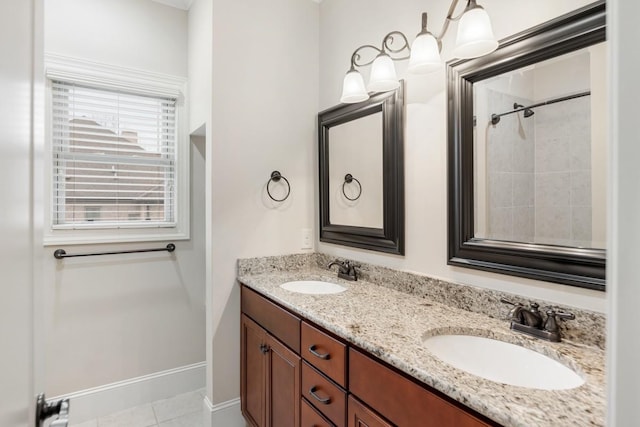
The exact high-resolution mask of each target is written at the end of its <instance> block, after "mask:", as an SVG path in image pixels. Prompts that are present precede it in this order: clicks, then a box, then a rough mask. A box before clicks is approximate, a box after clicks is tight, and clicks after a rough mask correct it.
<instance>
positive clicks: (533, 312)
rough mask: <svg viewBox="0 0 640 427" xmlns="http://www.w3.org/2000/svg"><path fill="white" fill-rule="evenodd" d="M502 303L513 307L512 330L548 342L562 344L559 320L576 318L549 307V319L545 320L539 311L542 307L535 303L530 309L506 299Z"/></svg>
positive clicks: (511, 314)
mask: <svg viewBox="0 0 640 427" xmlns="http://www.w3.org/2000/svg"><path fill="white" fill-rule="evenodd" d="M500 302H502V303H505V304H510V305H512V306H513V308H512V309H511V310H510V311H509V319H510V320H511V329H513V330H514V331H518V332H522V333H524V334H527V335H531V336H533V337H537V338H541V339H543V340H547V341H552V342H560V341H561V340H562V336H561V335H560V327H559V326H558V319H561V320H573V319H575V318H576V316H575V315H574V314H573V313H567V312H564V311H558V310H554V309H553V308H551V307H547V308H546V310H545V312H546V314H547V318H546V319H543V316H542V313H540V311H539V310H538V309H539V308H540V306H539V305H538V304H537V303H535V302H531V303H530V304H529V308H525V307H524V306H523V305H522V303H513V302H511V301H509V300H507V299H505V298H500Z"/></svg>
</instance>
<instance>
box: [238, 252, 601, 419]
mask: <svg viewBox="0 0 640 427" xmlns="http://www.w3.org/2000/svg"><path fill="white" fill-rule="evenodd" d="M327 261H331V259H330V258H328V257H327V256H325V255H323V254H309V255H292V256H285V257H270V258H261V259H249V260H240V261H239V266H238V267H239V271H238V280H239V282H240V284H241V286H242V408H243V414H244V416H245V418H246V419H247V421H248V422H249V423H250V424H251V425H254V426H259V427H262V426H274V427H275V426H277V427H285V426H303V427H310V426H323V427H324V426H337V427H340V426H349V427H355V426H365V425H366V426H369V427H373V426H438V427H446V426H498V425H500V426H554V427H556V426H576V425H580V426H601V425H604V412H605V394H604V352H603V350H602V348H603V346H604V343H603V342H598V341H597V339H598V338H594V337H598V336H600V337H601V336H602V335H600V334H599V333H590V332H594V331H595V330H597V329H599V328H601V327H603V324H604V322H603V321H604V319H600V318H598V315H597V314H596V313H591V312H586V311H581V310H576V311H575V316H576V319H575V320H572V321H569V322H567V323H564V322H561V323H562V325H561V327H562V332H563V333H564V335H565V339H564V340H563V341H562V342H560V343H552V342H546V341H543V340H541V339H539V338H534V337H529V336H526V335H523V334H521V333H519V332H517V331H512V330H510V328H509V317H508V312H509V308H510V307H507V306H504V305H503V304H501V303H500V299H504V298H507V299H510V300H517V297H515V296H514V295H508V294H504V293H499V292H495V291H489V290H482V289H477V288H472V287H467V286H463V285H453V286H447V283H446V282H440V281H437V280H432V279H429V278H425V277H423V276H417V275H413V274H410V273H405V272H398V271H395V270H390V269H384V268H380V267H376V266H371V265H362V266H360V268H359V269H358V270H359V271H361V272H362V274H361V277H360V278H359V280H357V281H348V280H344V279H340V278H338V277H337V276H336V272H335V271H331V270H329V269H327V265H328V262H327ZM449 285H451V284H449ZM538 303H540V305H541V306H543V305H542V304H545V302H544V301H539V302H538ZM547 305H548V304H547ZM478 307H485V308H487V307H491V308H497V310H496V311H497V312H495V313H494V315H487V313H483V312H482V310H481V309H477V308H478ZM594 340H596V341H594Z"/></svg>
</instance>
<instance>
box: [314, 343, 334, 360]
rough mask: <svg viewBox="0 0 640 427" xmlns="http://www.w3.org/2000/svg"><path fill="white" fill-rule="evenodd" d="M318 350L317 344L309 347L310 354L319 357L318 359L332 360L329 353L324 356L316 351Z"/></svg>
mask: <svg viewBox="0 0 640 427" xmlns="http://www.w3.org/2000/svg"><path fill="white" fill-rule="evenodd" d="M316 348H317V347H316V345H315V344H313V345H311V346H309V352H310V353H311V354H313V355H314V356H316V357H318V358H320V359H322V360H329V359H330V358H331V355H330V354H329V353H324V354H322V353H318V352H317V351H316Z"/></svg>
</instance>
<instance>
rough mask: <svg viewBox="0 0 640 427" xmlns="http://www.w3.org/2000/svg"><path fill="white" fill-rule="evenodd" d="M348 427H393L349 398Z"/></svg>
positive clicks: (351, 397)
mask: <svg viewBox="0 0 640 427" xmlns="http://www.w3.org/2000/svg"><path fill="white" fill-rule="evenodd" d="M347 427H392V426H391V424H389V423H387V422H386V421H385V420H383V419H382V418H380V417H379V416H378V415H377V414H375V413H373V412H372V411H371V410H370V409H369V408H367V407H366V406H364V405H363V404H361V403H360V402H358V401H357V400H356V399H354V398H353V396H349V422H348V424H347Z"/></svg>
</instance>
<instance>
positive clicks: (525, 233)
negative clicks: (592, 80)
mask: <svg viewBox="0 0 640 427" xmlns="http://www.w3.org/2000/svg"><path fill="white" fill-rule="evenodd" d="M487 92H488V105H489V109H490V111H492V112H496V113H501V112H506V111H510V110H511V109H513V104H514V102H517V103H519V104H522V105H525V106H528V105H531V104H533V103H534V102H533V101H531V100H528V99H524V98H518V97H514V96H513V95H507V94H503V93H501V92H498V91H494V90H488V91H487ZM534 112H535V114H534V115H533V116H531V117H528V118H525V117H524V115H523V112H519V113H514V114H510V115H508V116H503V117H502V118H501V120H500V122H499V123H498V124H497V125H495V126H491V128H490V129H489V132H488V138H487V172H488V180H487V196H488V211H489V222H488V224H487V226H488V233H487V234H488V236H489V237H491V238H494V239H500V240H513V241H522V242H537V243H550V244H561V245H571V246H583V245H587V246H588V245H589V244H590V241H591V140H590V132H591V125H590V118H591V112H590V98H589V97H584V98H577V99H573V100H570V101H565V102H560V103H556V104H552V105H547V106H543V107H538V108H536V109H535V110H534Z"/></svg>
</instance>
